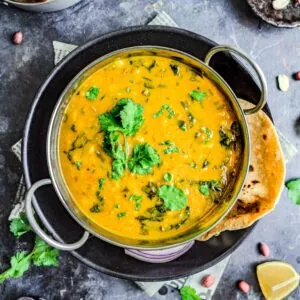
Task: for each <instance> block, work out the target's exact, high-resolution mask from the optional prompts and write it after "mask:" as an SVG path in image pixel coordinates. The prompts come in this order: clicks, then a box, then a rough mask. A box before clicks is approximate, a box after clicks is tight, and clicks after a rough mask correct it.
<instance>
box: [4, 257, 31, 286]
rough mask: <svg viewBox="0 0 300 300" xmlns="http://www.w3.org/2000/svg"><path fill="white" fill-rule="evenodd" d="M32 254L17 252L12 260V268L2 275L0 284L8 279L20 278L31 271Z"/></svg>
mask: <svg viewBox="0 0 300 300" xmlns="http://www.w3.org/2000/svg"><path fill="white" fill-rule="evenodd" d="M31 256H32V253H29V254H28V252H26V251H21V252H17V253H16V254H15V255H14V256H13V257H12V258H11V259H10V268H9V269H8V270H6V271H5V272H3V273H2V274H0V283H1V282H3V281H5V280H6V279H8V278H18V277H21V276H23V274H24V273H25V272H26V271H27V270H28V269H29V267H30V264H31Z"/></svg>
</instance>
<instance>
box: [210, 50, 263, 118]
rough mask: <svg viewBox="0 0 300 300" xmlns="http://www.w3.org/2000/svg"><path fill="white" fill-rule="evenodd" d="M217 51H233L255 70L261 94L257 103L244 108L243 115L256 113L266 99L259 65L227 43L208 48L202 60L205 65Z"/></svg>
mask: <svg viewBox="0 0 300 300" xmlns="http://www.w3.org/2000/svg"><path fill="white" fill-rule="evenodd" d="M218 52H229V53H234V54H236V55H237V56H238V57H241V58H243V59H244V60H246V61H247V62H248V63H249V64H250V65H251V67H252V68H253V69H254V70H255V72H256V74H257V77H258V80H259V82H260V86H261V96H260V99H259V101H258V103H257V105H256V106H254V107H252V108H249V109H245V110H244V113H245V115H250V114H253V113H256V112H258V111H259V110H261V109H262V108H263V107H264V105H265V103H266V101H267V94H268V88H267V81H266V78H265V75H264V73H263V71H262V70H261V68H260V66H259V65H258V64H257V63H256V62H255V61H253V60H252V59H251V58H249V56H248V55H247V54H246V53H244V52H243V51H242V50H240V49H236V48H233V47H231V46H227V45H220V46H216V47H213V48H212V49H210V50H209V52H208V53H207V54H206V56H205V59H204V62H205V63H206V64H207V65H209V62H210V60H211V58H212V57H213V56H214V55H215V54H216V53H218Z"/></svg>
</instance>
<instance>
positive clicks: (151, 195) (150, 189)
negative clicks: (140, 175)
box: [143, 181, 158, 200]
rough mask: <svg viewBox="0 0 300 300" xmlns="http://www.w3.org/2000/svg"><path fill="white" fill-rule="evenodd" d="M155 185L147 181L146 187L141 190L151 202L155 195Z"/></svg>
mask: <svg viewBox="0 0 300 300" xmlns="http://www.w3.org/2000/svg"><path fill="white" fill-rule="evenodd" d="M157 189H158V187H157V184H156V183H154V182H152V181H149V182H148V183H147V185H146V186H145V187H144V188H143V191H144V192H145V193H146V194H147V197H148V198H149V199H150V200H152V199H153V198H154V197H155V196H156V195H157Z"/></svg>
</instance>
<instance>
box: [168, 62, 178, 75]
mask: <svg viewBox="0 0 300 300" xmlns="http://www.w3.org/2000/svg"><path fill="white" fill-rule="evenodd" d="M170 68H171V70H172V72H173V73H174V75H176V76H178V75H179V74H180V67H179V66H178V65H177V64H170Z"/></svg>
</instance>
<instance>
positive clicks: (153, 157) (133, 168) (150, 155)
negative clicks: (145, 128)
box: [128, 144, 161, 175]
mask: <svg viewBox="0 0 300 300" xmlns="http://www.w3.org/2000/svg"><path fill="white" fill-rule="evenodd" d="M160 162H161V159H160V156H159V154H158V153H157V151H156V150H155V149H154V148H153V147H152V146H150V145H149V144H135V145H134V148H133V152H132V155H131V157H130V158H129V160H128V169H129V171H130V172H132V173H136V174H139V175H143V174H150V173H151V172H152V170H153V167H155V166H157V165H158V164H160Z"/></svg>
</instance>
